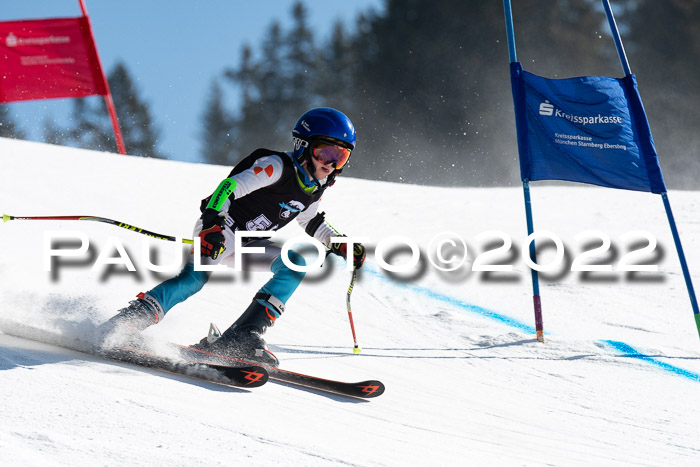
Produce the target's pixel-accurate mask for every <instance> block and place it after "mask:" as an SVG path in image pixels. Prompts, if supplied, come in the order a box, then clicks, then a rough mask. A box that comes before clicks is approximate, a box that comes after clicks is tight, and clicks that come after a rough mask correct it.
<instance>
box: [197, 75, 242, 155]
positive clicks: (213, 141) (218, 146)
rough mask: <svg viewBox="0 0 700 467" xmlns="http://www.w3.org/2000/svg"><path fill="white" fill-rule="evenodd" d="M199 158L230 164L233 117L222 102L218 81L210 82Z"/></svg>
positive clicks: (221, 92)
mask: <svg viewBox="0 0 700 467" xmlns="http://www.w3.org/2000/svg"><path fill="white" fill-rule="evenodd" d="M203 121H204V128H203V130H202V150H201V158H202V160H203V161H204V162H207V163H214V164H232V163H235V161H234V160H232V159H233V154H232V151H233V146H234V145H233V138H232V134H231V133H232V127H233V125H234V123H233V119H232V117H231V116H229V115H228V112H227V111H226V109H225V108H224V104H223V91H222V89H221V85H220V84H219V83H218V81H213V82H212V84H211V88H210V92H209V99H208V100H207V106H206V110H205V112H204V118H203Z"/></svg>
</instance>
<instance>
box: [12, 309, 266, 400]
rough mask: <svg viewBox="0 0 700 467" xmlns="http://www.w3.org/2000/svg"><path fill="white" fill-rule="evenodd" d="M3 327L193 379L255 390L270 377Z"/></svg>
mask: <svg viewBox="0 0 700 467" xmlns="http://www.w3.org/2000/svg"><path fill="white" fill-rule="evenodd" d="M2 324H3V323H2V322H1V321H0V330H1V331H2V332H3V333H5V334H8V335H11V336H15V337H19V338H22V339H28V340H31V341H35V342H41V343H44V344H49V345H55V346H58V347H62V348H65V349H69V350H74V351H77V352H81V353H84V354H87V355H92V356H97V357H102V358H106V359H108V360H112V361H121V362H124V363H129V364H132V365H137V366H142V367H148V368H153V369H157V370H162V371H168V372H171V373H177V374H180V375H184V376H190V377H194V378H198V379H201V380H206V381H209V382H212V383H216V384H223V385H226V386H235V387H245V388H255V387H259V386H262V385H263V384H265V383H266V382H267V380H268V378H269V374H268V373H267V370H265V369H264V368H262V367H261V366H260V365H257V364H254V363H247V364H241V363H236V364H227V365H219V364H212V363H207V362H198V361H195V360H192V359H184V360H183V361H179V360H176V359H173V358H169V357H165V356H162V355H156V354H155V353H153V352H148V351H146V350H138V349H134V348H128V347H126V346H123V345H122V346H121V347H116V348H113V349H111V350H102V349H99V348H96V347H95V345H94V344H93V343H90V342H87V341H82V340H80V339H74V340H72V341H70V342H66V341H65V340H62V339H61V336H59V335H57V334H56V333H54V332H52V331H49V330H45V329H41V328H38V327H34V326H31V325H27V324H17V323H13V325H12V326H3V325H2ZM144 344H145V342H144ZM227 363H228V362H227Z"/></svg>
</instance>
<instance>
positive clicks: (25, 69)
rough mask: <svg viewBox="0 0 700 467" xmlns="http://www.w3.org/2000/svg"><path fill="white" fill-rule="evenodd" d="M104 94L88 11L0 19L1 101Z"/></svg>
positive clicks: (105, 85)
mask: <svg viewBox="0 0 700 467" xmlns="http://www.w3.org/2000/svg"><path fill="white" fill-rule="evenodd" d="M107 94H108V89H107V84H106V83H105V79H104V74H103V73H102V68H101V66H100V61H99V58H98V56H97V49H96V47H95V44H94V42H93V39H92V34H91V31H90V24H89V22H88V18H87V17H85V16H84V17H80V18H55V19H40V20H23V21H9V22H1V23H0V102H14V101H26V100H34V99H53V98H64V97H85V96H94V95H102V96H105V95H107Z"/></svg>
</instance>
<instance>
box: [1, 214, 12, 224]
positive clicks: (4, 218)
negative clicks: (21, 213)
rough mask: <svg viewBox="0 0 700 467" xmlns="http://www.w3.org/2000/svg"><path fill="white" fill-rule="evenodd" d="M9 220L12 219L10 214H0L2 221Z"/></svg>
mask: <svg viewBox="0 0 700 467" xmlns="http://www.w3.org/2000/svg"><path fill="white" fill-rule="evenodd" d="M11 220H12V216H10V215H8V214H3V215H2V221H3V222H9V221H11Z"/></svg>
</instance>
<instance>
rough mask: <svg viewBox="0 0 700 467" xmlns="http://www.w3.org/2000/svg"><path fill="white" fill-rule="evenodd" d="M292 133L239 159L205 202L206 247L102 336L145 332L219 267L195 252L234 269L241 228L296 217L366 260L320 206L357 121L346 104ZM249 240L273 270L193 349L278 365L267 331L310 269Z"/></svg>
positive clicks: (272, 226)
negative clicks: (285, 144)
mask: <svg viewBox="0 0 700 467" xmlns="http://www.w3.org/2000/svg"><path fill="white" fill-rule="evenodd" d="M292 136H293V142H294V149H293V151H290V152H277V151H272V150H269V149H257V150H255V151H253V153H252V154H250V155H249V156H248V157H246V158H245V159H243V160H242V161H240V162H239V163H238V164H236V166H235V167H234V168H233V170H232V171H231V173H230V174H229V176H228V177H227V178H226V179H224V180H223V181H222V182H221V184H220V185H219V186H218V188H217V189H216V190H215V191H214V193H213V194H212V195H211V196H209V197H207V198H205V199H204V200H202V205H201V210H202V215H201V217H200V218H199V219H198V220H197V222H196V223H195V227H194V234H195V235H196V236H198V237H199V239H200V240H201V250H200V251H194V248H193V251H192V254H190V256H189V260H188V262H187V264H186V265H185V267H184V268H183V270H182V271H181V272H180V274H179V275H177V276H176V277H174V278H171V279H168V280H166V281H165V282H163V283H161V284H159V285H158V286H156V287H155V288H153V289H151V290H150V291H148V292H146V293H143V292H142V293H140V294H138V296H137V299H136V300H133V301H131V302H130V303H129V306H127V307H126V308H123V309H121V310H119V313H118V314H117V315H115V316H114V317H112V318H111V319H110V320H109V321H107V322H106V323H105V324H103V325H102V326H101V328H102V329H101V335H103V336H108V335H109V334H110V333H111V332H113V331H114V330H115V329H117V328H122V329H123V328H125V327H126V328H131V329H134V328H135V329H137V330H139V331H142V330H144V329H146V328H147V327H148V326H150V325H152V324H155V323H158V322H160V321H161V320H162V319H163V318H164V317H165V315H166V313H167V312H168V311H169V310H170V309H171V308H172V307H173V306H175V305H176V304H178V303H180V302H182V301H184V300H186V299H187V298H189V297H190V296H192V295H194V294H195V293H197V292H198V291H199V290H201V288H202V287H203V286H204V284H205V283H206V282H207V281H208V280H209V276H210V274H211V272H209V271H198V270H195V268H194V259H195V258H194V255H199V257H200V258H199V259H200V261H201V263H200V264H202V265H207V266H211V265H218V264H223V265H226V266H231V267H233V266H234V251H233V250H234V232H235V231H238V230H243V231H253V230H264V231H274V230H277V229H279V228H281V227H284V226H285V225H286V224H288V223H289V222H290V221H291V220H292V219H294V218H296V219H297V221H298V222H299V224H300V225H301V227H302V228H303V229H304V230H305V232H306V233H307V234H308V235H310V236H313V237H314V238H316V239H317V240H319V241H320V242H322V243H323V244H324V245H325V246H326V248H327V249H328V250H329V252H330V253H334V254H336V255H339V256H341V257H343V258H346V260H348V261H352V262H353V265H354V267H355V268H359V267H361V266H362V264H363V262H364V259H365V248H364V246H362V245H361V244H354V246H353V247H352V251H350V252H349V254H348V252H347V248H348V243H331V242H330V239H331V237H338V236H341V235H340V234H338V232H336V231H335V229H333V227H331V226H330V224H328V223H327V222H326V220H325V214H324V213H323V212H319V211H318V207H319V203H320V201H321V195H322V194H323V192H324V191H325V190H326V189H327V188H328V187H330V186H332V185H333V183H334V182H335V178H336V176H338V175H339V174H340V173H341V172H342V170H343V167H344V166H345V164H346V163H347V161H348V159H349V158H350V154H351V151H352V150H353V149H354V148H355V129H354V127H353V125H352V122H351V121H350V119H349V118H348V117H347V116H346V115H345V114H343V113H342V112H340V111H338V110H335V109H331V108H328V107H321V108H315V109H312V110H309V111H307V112H306V113H304V114H303V115H302V116H301V117H299V119H298V121H297V122H296V125H295V126H294V129H293V131H292ZM243 241H244V243H243V245H244V246H246V247H256V246H257V247H259V246H264V247H265V253H263V254H258V255H256V265H259V264H262V265H264V267H265V268H268V269H269V270H270V271H272V273H273V276H272V278H271V279H270V280H269V281H268V282H267V283H266V284H265V285H263V286H262V288H261V289H260V290H259V291H258V293H257V294H256V295H255V296H254V298H253V300H252V302H251V303H250V305H249V306H248V308H247V309H246V310H245V311H244V312H243V314H242V315H241V316H240V317H239V318H238V319H237V320H236V321H235V322H234V323H233V324H232V325H231V326H230V327H229V328H228V329H227V330H226V331H224V332H223V333H222V334H221V335H220V336H219V337H218V338H217V335H216V334H217V333H216V332H214V333H213V334H214V335H212V332H211V329H210V335H209V336H207V337H205V338H203V339H202V340H201V341H200V342H199V343H198V344H195V345H194V346H192V347H194V348H196V349H200V350H206V351H209V352H212V353H217V354H222V355H227V356H231V357H237V358H242V359H246V360H253V361H256V362H260V363H264V364H267V365H273V366H277V365H278V360H277V358H276V357H275V356H274V355H273V354H272V352H270V351H269V350H268V348H267V345H266V343H265V341H264V340H263V338H262V335H263V334H264V333H265V330H266V329H267V328H268V327H270V326H272V325H273V324H274V323H275V321H276V320H277V318H279V317H280V316H281V315H282V313H283V312H284V310H285V304H286V303H287V301H288V300H289V298H290V297H291V296H292V294H293V293H294V291H295V290H296V288H297V287H298V286H299V284H300V282H301V280H302V279H303V277H304V273H303V272H298V271H294V270H292V269H290V268H288V267H287V266H286V265H285V264H284V262H283V261H282V259H281V253H282V250H281V249H280V248H279V247H277V246H274V245H273V244H272V243H271V242H270V241H268V240H266V239H260V238H257V239H250V240H247V239H244V240H243ZM348 256H349V258H348ZM288 257H289V259H290V260H291V261H292V262H293V263H295V264H296V265H298V266H304V265H305V262H304V258H303V257H302V256H301V255H299V254H298V253H296V252H294V251H293V250H290V251H289V254H288ZM124 324H127V325H128V326H123V325H124ZM105 339H106V338H105Z"/></svg>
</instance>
